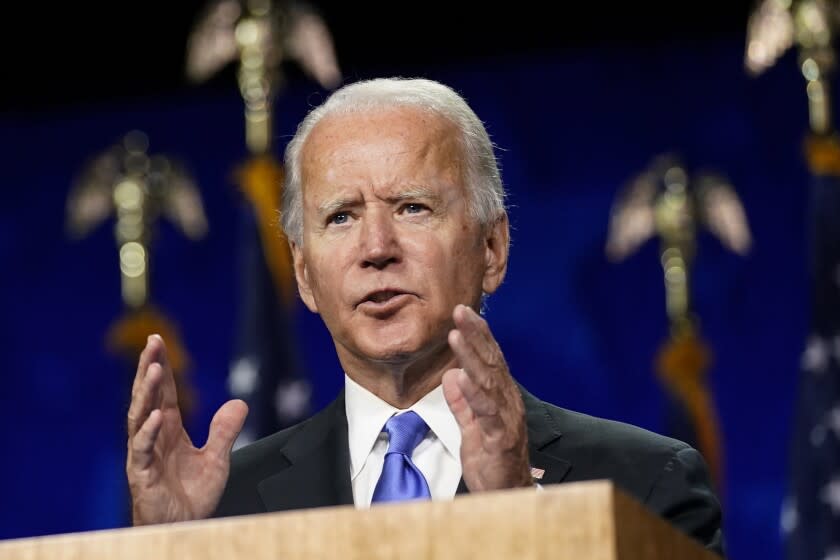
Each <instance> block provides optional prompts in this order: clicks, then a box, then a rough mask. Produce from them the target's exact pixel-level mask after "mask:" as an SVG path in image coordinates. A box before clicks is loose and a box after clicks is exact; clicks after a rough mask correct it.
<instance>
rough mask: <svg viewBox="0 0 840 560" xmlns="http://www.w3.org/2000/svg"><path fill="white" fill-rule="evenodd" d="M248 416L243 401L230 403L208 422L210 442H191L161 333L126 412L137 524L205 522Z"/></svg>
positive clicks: (151, 342) (143, 358) (143, 361)
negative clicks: (185, 427)
mask: <svg viewBox="0 0 840 560" xmlns="http://www.w3.org/2000/svg"><path fill="white" fill-rule="evenodd" d="M247 414H248V406H247V405H246V404H245V403H244V402H243V401H240V400H233V401H228V402H227V403H225V404H224V405H222V407H221V408H220V409H219V410H218V412H216V414H215V416H213V420H212V421H211V423H210V433H209V436H208V438H207V444H206V445H205V446H204V447H202V448H201V449H198V448H196V447H195V446H194V445H193V443H192V441H190V438H189V436H188V435H187V432H186V431H185V430H184V424H183V422H182V420H181V413H180V411H179V410H178V395H177V393H176V390H175V379H174V377H173V375H172V369H171V367H170V366H169V363H168V362H167V359H166V346H165V344H164V342H163V339H162V338H161V337H160V336H158V335H152V336H150V337H149V339H148V342H147V343H146V348H145V349H144V350H143V352H142V354H140V360H139V362H138V364H137V375H136V376H135V378H134V386H133V387H132V390H131V405H130V407H129V409H128V458H127V460H126V474H127V476H128V483H129V488H130V490H131V499H132V519H133V522H134V524H135V525H145V524H151V523H166V522H173V521H187V520H192V519H203V518H206V517H209V516H210V515H212V513H213V511H214V510H215V509H216V506H217V505H218V503H219V499H220V498H221V495H222V491H223V490H224V487H225V483H226V482H227V477H228V473H229V471H230V450H231V447H232V446H233V442H234V440H235V439H236V436H237V435H238V434H239V431H240V430H241V429H242V425H243V423H244V422H245V416H246V415H247Z"/></svg>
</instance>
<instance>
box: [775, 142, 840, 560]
mask: <svg viewBox="0 0 840 560" xmlns="http://www.w3.org/2000/svg"><path fill="white" fill-rule="evenodd" d="M829 140H830V142H829ZM825 142H826V143H830V144H831V147H832V149H833V152H834V154H833V155H834V157H835V158H836V161H837V162H840V148H838V144H837V142H836V141H835V140H833V139H825ZM809 155H811V154H809ZM809 163H811V164H812V171H814V172H816V173H815V177H814V181H813V183H812V185H811V200H810V221H809V223H810V232H809V233H810V249H811V255H810V257H811V260H810V271H809V272H810V275H811V278H810V282H811V284H810V286H811V306H810V334H809V336H808V340H807V341H806V344H805V350H804V352H803V354H802V362H801V368H800V388H799V397H798V398H799V400H798V403H797V409H796V423H795V426H794V434H793V435H794V440H793V448H792V450H791V451H792V453H791V460H792V463H791V475H792V477H791V484H790V491H789V494H788V497H787V499H786V502H785V504H784V507H783V510H782V520H781V521H782V529H783V532H784V536H785V538H786V541H787V552H788V558H789V559H790V560H840V173H837V172H836V171H835V172H831V170H826V169H822V170H820V169H814V165H813V160H812V161H810V162H809Z"/></svg>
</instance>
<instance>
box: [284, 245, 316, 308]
mask: <svg viewBox="0 0 840 560" xmlns="http://www.w3.org/2000/svg"><path fill="white" fill-rule="evenodd" d="M289 248H290V249H291V251H292V261H293V264H294V267H295V278H296V279H297V285H298V293H300V299H302V300H303V303H304V304H306V307H307V308H308V309H309V310H310V311H311V312H312V313H318V306H317V305H316V304H315V298H314V297H312V285H311V284H310V282H309V270H308V269H307V267H306V259H305V258H304V256H303V248H302V247H300V246H298V244H297V243H295V242H294V241H289Z"/></svg>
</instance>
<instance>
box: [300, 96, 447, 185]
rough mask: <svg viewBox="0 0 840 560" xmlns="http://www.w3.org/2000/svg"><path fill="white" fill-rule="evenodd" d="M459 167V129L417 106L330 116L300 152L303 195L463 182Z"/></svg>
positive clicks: (316, 129)
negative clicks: (363, 186) (438, 179)
mask: <svg viewBox="0 0 840 560" xmlns="http://www.w3.org/2000/svg"><path fill="white" fill-rule="evenodd" d="M463 163H464V162H463V148H462V144H461V137H460V131H459V129H458V127H457V126H455V125H454V124H453V123H452V122H450V121H449V120H448V119H446V118H444V117H443V116H441V115H438V114H437V113H434V112H431V111H428V110H424V109H422V108H419V107H390V108H380V109H370V110H363V111H358V112H352V113H346V114H332V115H328V116H326V117H324V118H323V119H322V120H321V121H320V122H319V123H318V124H317V125H315V127H314V128H313V130H312V132H311V133H310V135H309V137H308V138H307V141H306V143H305V145H304V146H303V150H302V153H301V172H302V179H303V185H304V195H306V191H307V190H310V191H311V190H312V189H307V188H306V187H307V186H310V187H312V186H320V187H323V186H324V185H325V184H329V185H340V184H347V185H349V184H350V183H359V182H362V183H367V184H368V185H369V186H375V185H380V184H381V185H382V186H384V185H385V184H389V183H395V182H396V183H399V182H400V181H411V180H419V181H422V180H425V179H430V178H431V177H432V176H436V175H440V176H446V177H447V178H449V179H451V180H454V181H455V182H458V183H461V182H462V181H461V179H462V177H463V168H464V165H463ZM357 186H359V185H358V184H357ZM316 190H319V191H320V190H322V189H320V188H318V189H316ZM304 197H305V198H307V197H306V196H304Z"/></svg>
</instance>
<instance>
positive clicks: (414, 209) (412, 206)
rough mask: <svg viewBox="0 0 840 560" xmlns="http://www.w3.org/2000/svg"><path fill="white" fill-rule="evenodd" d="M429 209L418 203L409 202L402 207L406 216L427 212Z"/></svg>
mask: <svg viewBox="0 0 840 560" xmlns="http://www.w3.org/2000/svg"><path fill="white" fill-rule="evenodd" d="M428 209H429V208H428V207H427V206H426V205H425V204H420V203H418V202H409V203H408V204H405V205H404V206H403V207H402V210H403V212H405V213H406V214H419V213H420V212H423V211H424V210H428Z"/></svg>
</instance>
